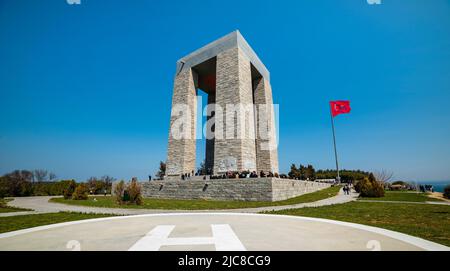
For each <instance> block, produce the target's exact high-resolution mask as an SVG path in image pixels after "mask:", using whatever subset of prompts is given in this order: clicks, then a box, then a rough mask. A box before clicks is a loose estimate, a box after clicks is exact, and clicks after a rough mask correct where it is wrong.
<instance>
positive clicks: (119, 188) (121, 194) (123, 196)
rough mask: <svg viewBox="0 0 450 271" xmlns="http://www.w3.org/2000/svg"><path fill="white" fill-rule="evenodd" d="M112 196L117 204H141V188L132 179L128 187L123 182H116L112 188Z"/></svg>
mask: <svg viewBox="0 0 450 271" xmlns="http://www.w3.org/2000/svg"><path fill="white" fill-rule="evenodd" d="M114 196H115V198H116V202H117V203H118V204H137V205H141V204H142V203H143V200H142V193H141V186H140V185H139V183H138V182H137V180H136V179H133V180H132V181H131V182H130V183H129V184H128V185H125V183H124V181H120V182H118V183H117V184H116V185H115V187H114Z"/></svg>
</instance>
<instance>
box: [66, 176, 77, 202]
mask: <svg viewBox="0 0 450 271" xmlns="http://www.w3.org/2000/svg"><path fill="white" fill-rule="evenodd" d="M76 188H77V183H76V182H75V181H74V180H71V181H69V182H68V184H67V187H66V188H65V189H64V192H63V195H64V199H71V198H72V195H73V192H75V189H76Z"/></svg>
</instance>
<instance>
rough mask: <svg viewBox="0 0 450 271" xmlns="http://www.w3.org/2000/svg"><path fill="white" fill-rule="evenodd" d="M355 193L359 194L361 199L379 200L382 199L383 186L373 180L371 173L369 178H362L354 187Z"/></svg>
mask: <svg viewBox="0 0 450 271" xmlns="http://www.w3.org/2000/svg"><path fill="white" fill-rule="evenodd" d="M355 190H356V192H359V193H360V196H361V197H370V198H380V197H384V188H383V185H382V184H381V183H379V182H377V180H376V179H375V177H374V176H373V174H372V173H370V174H369V177H366V178H364V179H363V180H361V181H359V182H358V183H356V185H355Z"/></svg>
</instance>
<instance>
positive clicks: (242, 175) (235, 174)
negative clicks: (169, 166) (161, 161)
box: [181, 170, 288, 180]
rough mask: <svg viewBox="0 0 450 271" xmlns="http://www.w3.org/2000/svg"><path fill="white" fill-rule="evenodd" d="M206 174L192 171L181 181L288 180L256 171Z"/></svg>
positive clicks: (271, 173) (182, 175)
mask: <svg viewBox="0 0 450 271" xmlns="http://www.w3.org/2000/svg"><path fill="white" fill-rule="evenodd" d="M202 173H204V172H202V171H200V170H198V171H197V172H194V171H191V172H189V173H184V174H181V180H190V179H191V178H192V177H193V176H203V179H204V180H206V178H207V176H209V179H211V180H213V179H245V178H265V177H276V178H283V179H287V178H288V176H287V175H286V174H278V173H273V172H271V171H268V172H264V171H262V170H261V171H260V172H259V174H258V173H257V172H256V171H249V170H245V171H241V172H239V171H227V172H226V173H224V174H219V175H214V174H211V173H212V171H211V170H207V171H206V174H202Z"/></svg>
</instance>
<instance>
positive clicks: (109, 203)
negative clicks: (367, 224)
mask: <svg viewBox="0 0 450 271" xmlns="http://www.w3.org/2000/svg"><path fill="white" fill-rule="evenodd" d="M339 189H340V187H337V186H336V187H330V188H326V189H323V190H320V191H317V192H313V193H310V194H305V195H301V196H298V197H295V198H291V199H288V200H283V201H276V202H267V201H211V200H168V199H151V198H145V199H144V204H143V205H140V206H136V205H119V204H117V203H116V202H115V200H114V198H113V197H110V196H107V197H89V199H88V200H65V199H63V198H52V199H51V201H53V202H58V203H65V204H72V205H82V206H93V207H108V208H143V209H184V210H206V209H211V210H213V209H237V208H253V207H262V206H279V205H290V204H297V203H305V202H313V201H318V200H321V199H325V198H329V197H332V196H335V195H337V193H338V192H339ZM94 198H96V199H97V201H94Z"/></svg>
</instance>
